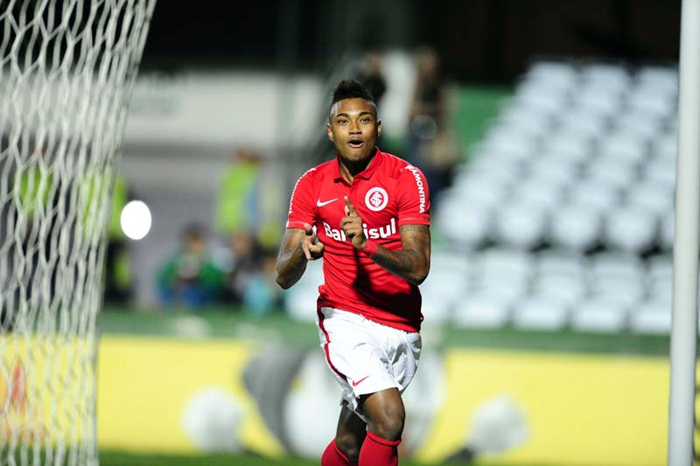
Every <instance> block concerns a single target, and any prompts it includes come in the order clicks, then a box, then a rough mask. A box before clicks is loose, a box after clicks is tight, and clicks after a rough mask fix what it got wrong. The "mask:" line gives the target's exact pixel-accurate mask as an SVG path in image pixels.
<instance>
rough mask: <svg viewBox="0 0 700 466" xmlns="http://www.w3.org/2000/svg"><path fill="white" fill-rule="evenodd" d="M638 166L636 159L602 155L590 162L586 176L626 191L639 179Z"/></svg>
mask: <svg viewBox="0 0 700 466" xmlns="http://www.w3.org/2000/svg"><path fill="white" fill-rule="evenodd" d="M638 167H639V164H638V163H637V161H636V160H630V159H625V158H620V157H610V156H601V157H599V158H597V159H596V160H595V161H593V162H592V163H591V164H589V166H588V169H587V174H586V176H587V177H588V178H589V179H593V180H597V181H599V182H602V183H605V184H607V185H610V186H613V187H614V188H616V189H618V190H619V191H624V190H625V189H626V188H628V187H630V186H633V185H634V184H635V182H636V181H637V180H638V179H639V177H640V172H639V169H638Z"/></svg>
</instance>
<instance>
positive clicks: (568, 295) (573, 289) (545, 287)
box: [529, 274, 587, 306]
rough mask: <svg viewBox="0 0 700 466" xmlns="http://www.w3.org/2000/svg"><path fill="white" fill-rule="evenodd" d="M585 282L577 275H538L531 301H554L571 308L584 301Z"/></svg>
mask: <svg viewBox="0 0 700 466" xmlns="http://www.w3.org/2000/svg"><path fill="white" fill-rule="evenodd" d="M586 292H587V290H586V282H585V281H584V280H583V279H582V277H581V276H578V275H563V274H548V275H540V276H538V277H537V279H536V280H535V283H534V286H533V293H532V294H531V295H530V296H529V297H530V298H532V299H554V300H556V301H557V302H561V303H563V304H566V305H567V306H573V305H574V304H576V303H578V302H579V301H580V300H582V299H584V296H585V294H586Z"/></svg>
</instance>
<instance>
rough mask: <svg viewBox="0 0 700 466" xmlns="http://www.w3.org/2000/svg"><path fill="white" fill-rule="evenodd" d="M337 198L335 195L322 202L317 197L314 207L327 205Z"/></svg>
mask: <svg viewBox="0 0 700 466" xmlns="http://www.w3.org/2000/svg"><path fill="white" fill-rule="evenodd" d="M337 200H338V198H337V197H336V198H333V199H331V200H330V201H324V202H321V199H319V200H318V201H316V207H323V206H324V205H328V204H330V203H331V202H335V201H337Z"/></svg>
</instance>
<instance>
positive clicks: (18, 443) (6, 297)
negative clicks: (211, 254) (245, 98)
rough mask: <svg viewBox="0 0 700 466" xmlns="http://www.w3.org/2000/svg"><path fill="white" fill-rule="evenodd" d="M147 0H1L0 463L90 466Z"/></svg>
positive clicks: (150, 4)
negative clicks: (100, 346) (127, 126)
mask: <svg viewBox="0 0 700 466" xmlns="http://www.w3.org/2000/svg"><path fill="white" fill-rule="evenodd" d="M154 6H155V0H84V1H83V0H43V1H42V0H21V1H15V0H0V403H1V404H0V465H40V464H46V465H64V464H68V465H96V464H97V463H98V458H97V442H96V417H95V402H96V377H95V375H96V371H95V364H96V358H97V334H96V318H97V315H98V312H99V309H100V307H101V304H102V287H103V284H102V273H103V269H104V267H103V261H104V256H105V254H104V253H105V242H106V239H105V237H106V225H107V219H108V218H109V215H110V197H111V196H110V195H111V187H112V182H113V179H114V173H115V169H116V166H117V161H118V157H119V155H120V150H121V141H122V138H123V133H124V122H125V119H126V106H127V103H128V99H129V96H130V92H131V88H132V84H133V81H134V77H135V75H136V72H137V69H138V64H139V60H140V57H141V53H142V51H143V46H144V43H145V39H146V35H147V31H148V24H149V20H150V17H151V14H152V13H153V8H154Z"/></svg>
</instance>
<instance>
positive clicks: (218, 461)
mask: <svg viewBox="0 0 700 466" xmlns="http://www.w3.org/2000/svg"><path fill="white" fill-rule="evenodd" d="M318 464H319V460H307V459H301V458H283V459H279V460H273V459H269V458H261V457H259V456H250V455H206V456H164V455H129V454H125V453H117V452H105V453H100V465H101V466H194V465H197V466H199V465H206V466H318ZM450 464H454V465H458V464H464V463H450ZM401 465H402V466H423V464H422V463H414V462H411V461H401Z"/></svg>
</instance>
